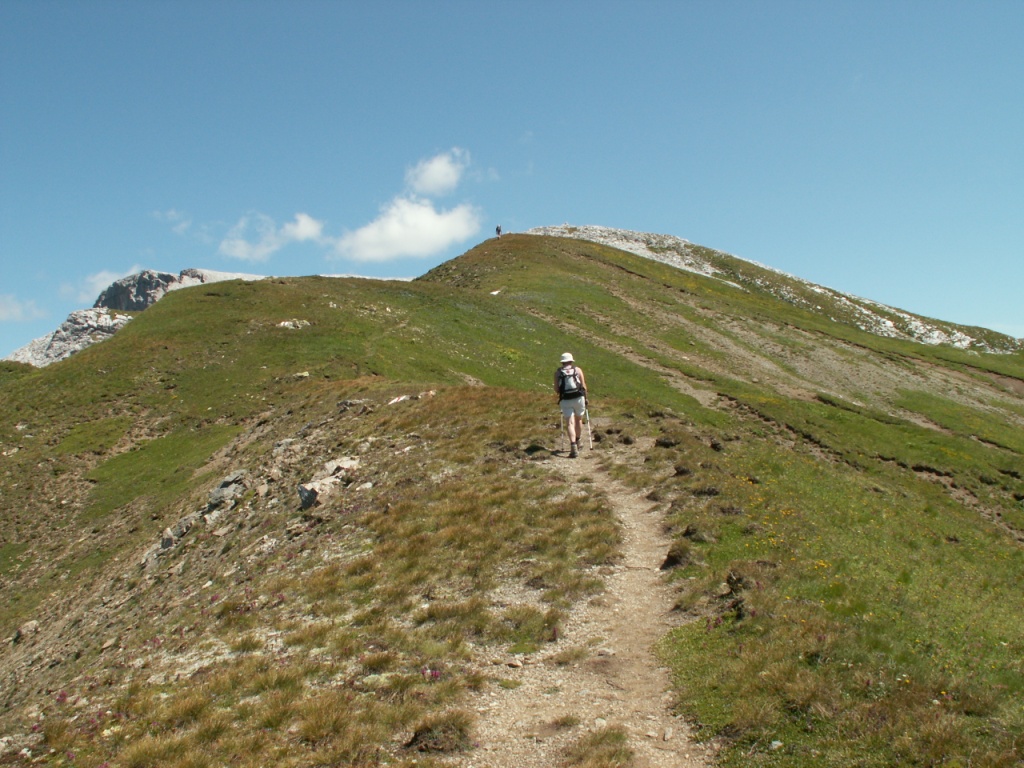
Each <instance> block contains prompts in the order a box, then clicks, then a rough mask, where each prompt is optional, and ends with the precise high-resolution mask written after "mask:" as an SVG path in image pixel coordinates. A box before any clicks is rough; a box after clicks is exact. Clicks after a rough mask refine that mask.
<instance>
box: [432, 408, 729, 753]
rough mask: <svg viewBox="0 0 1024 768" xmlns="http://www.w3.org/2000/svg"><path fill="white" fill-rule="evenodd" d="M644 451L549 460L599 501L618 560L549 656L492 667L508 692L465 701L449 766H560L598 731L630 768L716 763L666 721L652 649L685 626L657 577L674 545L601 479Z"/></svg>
mask: <svg viewBox="0 0 1024 768" xmlns="http://www.w3.org/2000/svg"><path fill="white" fill-rule="evenodd" d="M595 424H596V421H595ZM582 442H584V443H586V440H585V439H584V441H582ZM643 447H644V446H643V445H634V446H630V447H626V446H617V447H615V448H612V449H608V448H606V447H602V448H601V449H600V451H599V452H597V451H591V450H588V449H587V448H584V449H583V450H582V451H581V454H580V457H579V458H577V459H570V458H568V453H567V452H558V453H555V454H554V455H552V457H551V458H550V459H549V460H548V463H549V466H550V467H551V468H552V470H553V471H555V472H557V473H559V474H561V475H562V476H563V477H565V478H566V479H567V480H569V481H570V482H573V481H576V480H586V482H587V483H588V486H587V487H589V488H590V489H592V492H594V493H603V494H604V495H605V496H606V497H607V499H608V503H609V504H610V505H611V507H612V509H613V510H614V512H615V515H616V518H617V519H618V522H619V525H620V527H621V530H622V536H623V542H622V559H621V560H620V561H619V562H618V563H616V565H615V566H613V567H611V568H605V569H604V571H603V572H605V573H607V575H605V576H604V581H605V591H604V592H603V593H601V594H600V595H597V596H596V597H594V598H593V599H591V600H590V601H588V602H584V603H583V604H582V605H580V606H579V607H577V608H575V609H574V610H573V611H572V613H571V615H570V617H569V619H568V620H567V622H566V623H565V625H564V628H563V631H562V634H561V636H560V638H559V640H558V641H557V642H556V643H553V644H551V647H550V648H545V649H544V650H542V651H540V652H538V653H536V654H533V655H532V656H530V657H526V658H511V659H498V660H495V664H496V665H498V664H500V665H502V666H503V668H500V667H499V668H498V669H499V670H500V671H498V672H496V673H495V676H497V677H501V678H503V679H505V680H507V681H508V687H507V688H502V687H498V686H488V687H487V688H486V689H485V690H483V691H481V692H480V693H477V694H474V695H473V697H472V698H471V700H470V703H469V707H471V708H472V709H473V710H474V713H475V715H476V717H477V723H476V727H475V729H474V741H475V742H476V744H477V747H476V748H475V749H473V750H472V751H471V752H469V753H466V754H464V755H461V756H458V757H454V756H449V758H448V760H447V761H446V763H447V764H449V765H452V766H458V767H459V768H553V767H554V766H558V765H561V764H563V762H564V760H565V752H566V749H567V748H568V747H569V746H570V745H572V744H574V743H575V742H577V741H578V740H579V739H580V738H582V737H583V736H585V735H586V734H587V733H589V732H594V731H600V730H601V729H603V728H605V727H620V728H623V729H624V730H625V731H626V733H627V734H628V738H629V742H628V746H629V748H630V749H631V750H632V751H633V753H634V757H633V761H632V762H631V763H630V765H631V766H634V767H635V768H670V767H671V768H677V767H678V768H697V767H698V766H701V767H706V766H710V765H712V764H713V759H712V755H713V751H714V748H713V746H710V747H709V746H706V745H703V744H698V743H697V742H695V741H693V739H692V738H691V732H690V727H689V725H688V724H687V723H686V721H685V720H683V719H682V718H680V717H675V716H673V715H672V712H671V706H672V703H673V695H672V693H671V692H670V689H669V674H668V670H667V669H665V668H664V667H662V666H661V665H660V663H659V662H658V660H657V658H656V656H655V653H654V649H653V647H654V645H655V643H656V642H657V641H658V640H660V639H661V638H662V637H663V636H664V635H665V634H666V632H668V631H669V630H670V629H671V628H672V627H673V626H676V625H678V624H679V623H681V622H682V621H683V620H684V619H683V618H682V617H680V616H679V615H678V614H674V613H673V612H672V605H673V598H672V591H671V589H670V588H669V587H668V586H666V585H665V583H664V582H663V580H662V574H661V571H660V565H661V563H662V562H663V561H664V558H665V553H666V552H667V550H668V547H669V544H670V541H669V539H668V537H667V536H666V535H665V534H664V532H663V531H662V527H661V515H660V514H659V513H658V512H657V510H656V508H655V507H656V505H654V504H652V503H651V502H650V501H648V500H647V499H645V498H644V496H643V494H642V493H636V492H633V491H631V490H628V489H626V488H625V487H624V486H622V485H620V484H619V483H617V482H616V481H615V480H613V479H612V478H611V477H610V476H609V475H608V474H607V472H605V471H602V469H601V464H602V462H603V461H604V460H605V459H607V458H610V457H614V460H616V461H628V460H630V459H631V458H634V457H635V460H637V461H639V460H641V457H642V456H643V450H642V449H643ZM574 484H575V483H574ZM567 658H571V659H572V661H569V662H568V663H567V662H566V659H567ZM559 661H561V663H558V662H559ZM512 686H514V687H512ZM449 761H450V762H449Z"/></svg>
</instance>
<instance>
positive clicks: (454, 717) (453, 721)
mask: <svg viewBox="0 0 1024 768" xmlns="http://www.w3.org/2000/svg"><path fill="white" fill-rule="evenodd" d="M472 725H473V716H472V715H471V714H470V713H468V712H466V711H465V710H461V709H456V710H451V711H449V712H442V713H440V714H437V715H433V716H431V717H428V718H427V719H426V720H423V721H422V722H421V723H420V724H419V725H418V726H416V729H415V731H414V732H413V736H412V738H411V739H410V740H409V741H408V743H406V745H405V746H406V748H407V749H414V750H416V751H418V752H461V751H462V750H465V749H468V748H469V747H470V745H471V743H472V742H471V741H470V728H471V727H472Z"/></svg>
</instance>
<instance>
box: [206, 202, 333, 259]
mask: <svg viewBox="0 0 1024 768" xmlns="http://www.w3.org/2000/svg"><path fill="white" fill-rule="evenodd" d="M323 229H324V225H323V222H322V221H317V220H316V219H314V218H313V217H312V216H309V215H307V214H305V213H297V214H295V220H294V221H291V222H288V223H287V224H284V225H283V226H281V227H280V228H278V227H277V225H276V224H275V223H274V220H273V219H271V218H270V217H269V216H266V215H264V214H262V213H251V214H249V215H247V216H243V217H242V218H241V219H239V221H238V223H237V224H235V226H233V227H232V228H231V230H230V231H229V232H228V234H227V236H226V237H225V238H224V239H223V240H222V241H221V243H220V248H219V250H220V252H221V253H222V254H224V255H225V256H230V257H231V258H233V259H241V260H242V261H266V260H267V259H269V258H270V257H271V255H273V254H274V253H276V252H277V251H279V250H281V249H282V248H284V247H285V246H286V245H288V244H289V243H301V242H306V241H310V240H312V241H314V242H323V241H324V238H323ZM253 235H254V236H255V238H254V239H253Z"/></svg>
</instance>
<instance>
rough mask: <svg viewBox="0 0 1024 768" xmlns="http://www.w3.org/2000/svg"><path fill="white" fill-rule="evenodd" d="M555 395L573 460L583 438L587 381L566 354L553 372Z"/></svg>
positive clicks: (577, 453)
mask: <svg viewBox="0 0 1024 768" xmlns="http://www.w3.org/2000/svg"><path fill="white" fill-rule="evenodd" d="M555 394H556V395H558V404H559V406H560V407H561V409H562V416H564V417H565V420H566V431H568V433H569V458H570V459H575V458H576V457H577V456H579V455H580V446H579V439H580V437H582V436H583V414H584V413H586V410H587V380H586V379H585V378H584V377H583V370H582V369H581V368H579V367H577V366H576V362H575V361H574V360H573V359H572V355H571V354H570V353H568V352H566V353H565V354H564V355H562V364H561V366H559V368H558V370H557V371H555Z"/></svg>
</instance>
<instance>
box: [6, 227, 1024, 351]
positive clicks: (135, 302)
mask: <svg viewBox="0 0 1024 768" xmlns="http://www.w3.org/2000/svg"><path fill="white" fill-rule="evenodd" d="M526 234H531V235H547V236H552V237H567V238H573V239H577V240H586V241H589V242H594V243H599V244H602V245H607V246H610V247H612V248H618V249H620V250H623V251H627V252H629V253H633V254H636V255H638V256H643V257H644V258H648V259H652V260H655V261H660V262H662V263H664V264H668V265H671V266H673V267H677V268H678V269H682V270H685V271H687V272H693V273H695V274H698V275H703V276H705V277H711V278H714V279H716V280H720V281H722V282H725V283H728V284H730V285H734V286H737V287H741V288H744V289H746V290H751V291H756V292H761V293H766V294H769V295H771V296H774V297H775V298H778V299H782V300H783V301H786V302H788V303H790V304H793V305H794V306H797V307H800V308H802V309H806V310H809V311H811V312H815V313H819V314H823V315H825V316H827V317H828V318H830V319H832V320H835V321H837V322H841V323H846V324H848V325H852V326H854V327H856V328H859V329H861V330H864V331H867V332H868V333H873V334H875V335H878V336H884V337H889V338H895V339H907V340H912V341H917V342H921V343H922V344H933V345H939V344H948V345H951V346H954V347H957V348H959V349H973V350H979V351H984V352H997V353H1006V352H1015V351H1018V350H1020V349H1024V342H1022V340H1020V339H1014V338H1012V337H1010V336H1006V335H1004V334H1001V333H997V332H995V331H991V330H988V329H985V328H974V327H968V326H963V325H957V324H955V323H947V322H944V321H941V320H933V319H929V318H924V317H920V316H917V315H913V314H911V313H909V312H905V311H903V310H900V309H896V308H894V307H889V306H886V305H884V304H880V303H878V302H875V301H871V300H869V299H862V298H858V297H855V296H851V295H849V294H845V293H842V292H840V291H836V290H833V289H831V288H825V287H823V286H820V285H815V284H814V283H811V282H808V281H806V280H803V279H802V278H799V277H794V276H793V275H788V274H786V273H784V272H780V271H779V270H776V269H773V268H771V267H766V266H764V265H762V264H758V263H756V262H753V261H748V260H746V259H741V258H738V257H736V256H731V255H729V254H727V253H723V252H721V251H716V250H713V249H711V248H706V247H703V246H699V245H694V244H693V243H691V242H690V241H688V240H684V239H682V238H680V237H676V236H675V235H659V234H653V233H650V232H634V231H631V230H626V229H613V228H611V227H601V226H571V225H569V224H562V225H560V226H552V227H535V228H534V229H531V230H529V231H528V232H527V233H526ZM330 277H356V276H355V275H332V276H330ZM238 279H241V280H262V279H263V277H262V276H260V275H251V274H244V273H234V272H218V271H214V270H208V269H194V268H190V269H184V270H182V271H181V272H180V273H179V274H178V275H175V274H173V273H169V272H157V271H154V270H148V269H147V270H143V271H142V272H139V273H137V274H134V275H129V276H128V277H124V278H121V279H120V280H117V281H115V282H114V283H112V284H111V285H110V286H109V287H108V288H106V289H105V290H104V291H103V292H102V293H101V294H100V296H99V298H98V299H97V300H96V303H95V304H94V305H93V310H76V311H75V312H73V313H72V314H71V315H69V316H68V319H67V320H66V321H65V322H64V323H62V324H61V325H60V326H59V327H58V328H57V329H56V330H55V331H54V332H53V333H50V334H47V335H46V336H43V337H41V338H38V339H35V340H33V341H31V342H29V343H28V344H27V345H25V346H24V347H22V348H20V349H18V350H15V351H14V352H13V353H11V354H10V355H9V356H8V357H7V358H5V359H6V360H11V361H15V362H21V363H28V364H30V365H34V366H36V367H43V366H46V365H50V364H51V363H54V362H57V361H58V360H64V359H65V358H67V357H69V356H70V355H72V354H74V353H75V352H78V351H80V350H82V349H85V348H86V347H88V346H91V345H92V344H95V343H96V342H98V341H103V340H104V339H106V338H108V337H109V336H110V335H112V334H113V333H114V332H115V331H117V330H118V329H120V328H121V327H123V326H124V325H125V324H126V323H127V322H128V321H129V320H131V315H128V314H124V312H133V311H134V312H138V311H141V310H143V309H145V308H146V307H149V306H151V305H152V304H154V303H155V302H156V301H158V300H159V299H160V298H161V297H163V296H164V295H165V294H166V293H167V292H168V291H173V290H177V289H179V288H187V287H189V286H192V285H201V284H204V283H213V282H219V281H224V280H238ZM106 310H113V311H112V312H107V311H106Z"/></svg>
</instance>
